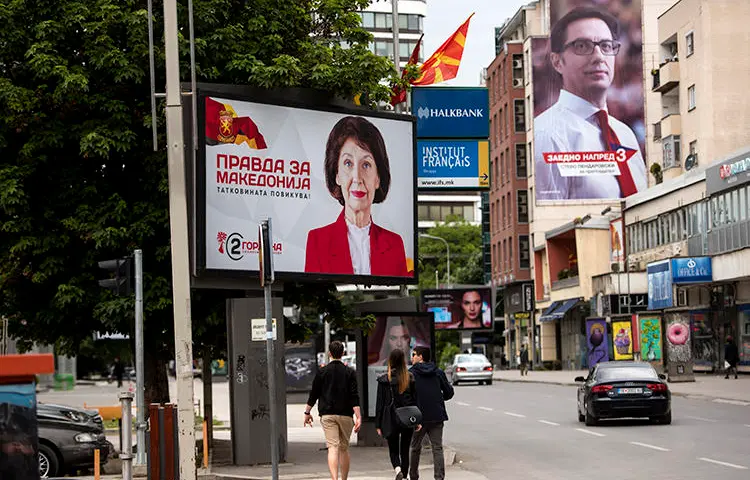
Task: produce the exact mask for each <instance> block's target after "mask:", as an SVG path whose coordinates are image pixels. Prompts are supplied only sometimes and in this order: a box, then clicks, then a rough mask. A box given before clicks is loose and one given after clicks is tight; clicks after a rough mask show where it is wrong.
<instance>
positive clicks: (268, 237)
mask: <svg viewBox="0 0 750 480" xmlns="http://www.w3.org/2000/svg"><path fill="white" fill-rule="evenodd" d="M259 240H260V250H259V253H260V258H259V261H260V284H261V285H262V286H263V299H264V305H265V311H266V364H267V365H266V366H267V368H268V403H269V404H270V407H271V408H270V414H271V478H272V479H273V480H278V479H279V425H278V422H277V415H278V406H277V405H276V368H275V366H276V360H275V359H276V345H275V344H274V340H276V339H275V338H274V334H273V333H274V328H273V312H272V310H271V309H272V305H271V296H272V293H271V284H273V281H274V269H273V235H272V233H271V219H270V218H269V219H267V220H263V221H262V222H261V225H260V239H259ZM279 321H282V322H283V321H284V319H283V318H282V319H279Z"/></svg>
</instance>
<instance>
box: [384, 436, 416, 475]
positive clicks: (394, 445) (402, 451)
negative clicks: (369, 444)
mask: <svg viewBox="0 0 750 480" xmlns="http://www.w3.org/2000/svg"><path fill="white" fill-rule="evenodd" d="M413 434H414V430H412V429H410V428H408V429H396V430H394V431H393V433H391V435H390V436H389V437H388V438H386V440H387V441H388V453H389V454H390V456H391V465H393V468H396V467H401V473H403V474H404V478H406V477H407V476H408V475H409V445H410V444H411V437H412V435H413Z"/></svg>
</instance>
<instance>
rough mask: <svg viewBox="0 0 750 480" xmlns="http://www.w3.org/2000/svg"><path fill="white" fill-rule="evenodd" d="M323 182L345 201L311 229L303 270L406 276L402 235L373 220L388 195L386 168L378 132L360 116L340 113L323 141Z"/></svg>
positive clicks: (338, 197) (388, 169) (334, 196)
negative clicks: (377, 206)
mask: <svg viewBox="0 0 750 480" xmlns="http://www.w3.org/2000/svg"><path fill="white" fill-rule="evenodd" d="M325 175H326V185H327V186H328V191H329V192H330V193H331V196H332V197H333V198H335V199H336V200H338V202H339V203H340V204H341V205H342V206H343V207H344V208H343V210H342V211H341V213H340V214H339V216H338V218H337V219H336V221H335V222H333V223H331V224H328V225H326V226H324V227H320V228H316V229H313V230H310V232H309V233H308V234H307V247H306V249H305V272H311V273H328V274H339V275H374V276H382V277H406V276H409V275H410V274H409V272H408V269H407V264H406V251H405V249H404V241H403V239H402V238H401V236H400V235H399V234H397V233H395V232H391V231H389V230H386V229H384V228H383V227H380V226H378V225H376V224H375V223H374V222H373V220H372V205H373V203H381V202H383V201H384V200H385V198H386V196H387V195H388V189H389V188H390V185H391V170H390V166H389V164H388V153H387V152H386V148H385V141H384V140H383V136H382V135H381V134H380V131H378V129H377V127H375V125H373V124H372V123H371V122H369V121H368V120H366V119H364V118H362V117H354V116H349V117H344V118H342V119H341V120H339V121H338V122H337V123H336V125H335V126H334V127H333V130H331V133H330V134H329V136H328V142H327V144H326V156H325Z"/></svg>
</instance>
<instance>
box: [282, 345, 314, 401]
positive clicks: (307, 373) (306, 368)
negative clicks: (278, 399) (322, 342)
mask: <svg viewBox="0 0 750 480" xmlns="http://www.w3.org/2000/svg"><path fill="white" fill-rule="evenodd" d="M317 360H318V359H317V352H316V351H315V345H313V344H312V343H303V344H298V343H287V344H286V345H285V351H284V368H285V370H286V390H287V392H309V391H310V390H311V389H312V381H313V379H314V378H315V374H316V373H317V372H318V361H317Z"/></svg>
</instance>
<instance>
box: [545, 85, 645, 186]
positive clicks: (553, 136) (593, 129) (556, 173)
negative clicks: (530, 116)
mask: <svg viewBox="0 0 750 480" xmlns="http://www.w3.org/2000/svg"><path fill="white" fill-rule="evenodd" d="M599 110H601V109H600V108H598V107H596V106H594V105H592V104H591V103H589V102H588V101H587V100H584V99H583V98H581V97H578V96H576V95H573V94H572V93H570V92H568V91H566V90H560V98H559V100H558V101H557V103H555V104H554V105H552V106H551V107H550V108H549V109H547V110H546V111H544V112H543V113H541V114H540V115H539V116H538V117H536V118H535V119H534V166H535V168H534V170H535V172H534V175H535V183H536V199H537V200H574V199H575V200H579V199H611V198H620V195H621V193H620V184H619V183H618V181H617V177H616V176H615V175H589V176H580V177H563V176H562V175H560V170H559V169H558V166H557V165H555V164H547V163H545V162H544V156H543V154H544V153H551V152H555V153H558V152H559V153H572V152H602V151H608V150H611V149H610V148H605V146H604V140H603V139H602V131H601V128H600V127H599V122H598V121H597V120H596V117H595V115H596V112H598V111H599ZM608 117H609V125H610V127H611V128H612V130H614V132H615V133H616V134H617V138H618V139H619V140H620V143H621V144H622V146H624V147H627V148H630V149H633V150H635V151H636V153H635V154H634V155H633V156H632V157H631V158H630V160H628V162H627V164H628V166H629V167H630V173H631V175H632V176H633V181H634V183H635V187H636V188H637V189H638V191H639V192H641V191H643V190H645V189H646V188H648V177H647V174H646V162H645V161H644V160H643V154H642V152H641V148H640V145H639V144H638V140H637V139H636V136H635V134H634V133H633V131H632V130H631V129H630V127H628V126H627V125H625V124H624V123H622V122H621V121H619V120H617V119H616V118H614V117H612V116H611V115H609V116H608Z"/></svg>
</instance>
